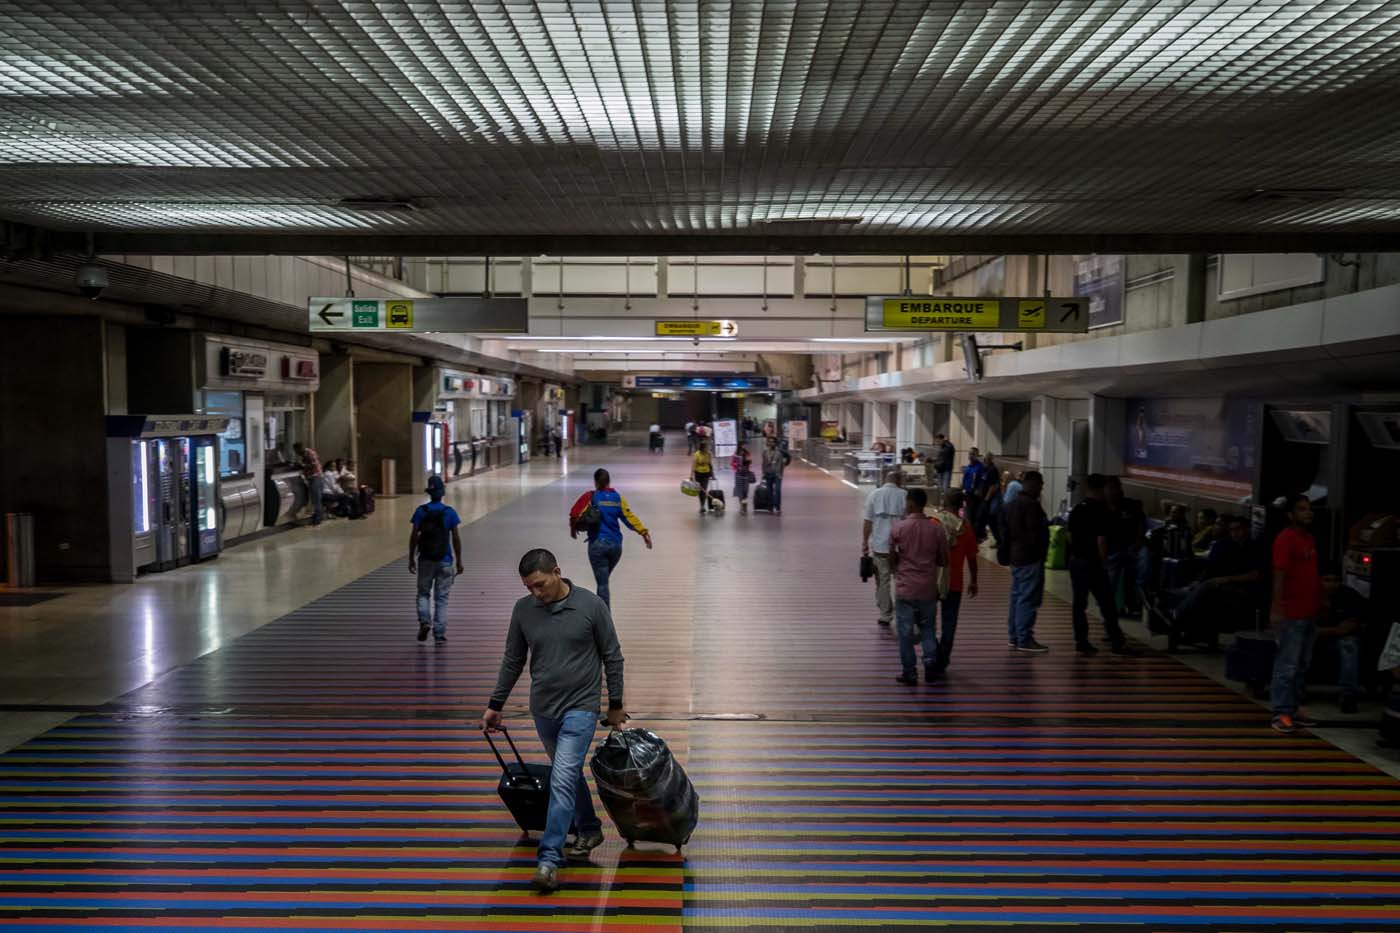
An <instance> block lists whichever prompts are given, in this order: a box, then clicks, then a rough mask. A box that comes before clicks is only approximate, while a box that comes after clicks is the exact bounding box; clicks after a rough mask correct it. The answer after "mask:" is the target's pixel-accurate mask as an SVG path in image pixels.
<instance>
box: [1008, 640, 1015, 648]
mask: <svg viewBox="0 0 1400 933" xmlns="http://www.w3.org/2000/svg"><path fill="white" fill-rule="evenodd" d="M1006 647H1008V648H1015V647H1016V639H1014V638H1008V639H1007V640H1006Z"/></svg>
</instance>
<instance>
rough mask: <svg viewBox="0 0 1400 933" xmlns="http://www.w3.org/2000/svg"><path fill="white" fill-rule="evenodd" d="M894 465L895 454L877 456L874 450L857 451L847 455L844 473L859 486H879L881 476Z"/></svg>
mask: <svg viewBox="0 0 1400 933" xmlns="http://www.w3.org/2000/svg"><path fill="white" fill-rule="evenodd" d="M893 465H894V454H877V453H875V452H874V451H873V450H857V451H855V452H853V453H849V454H847V455H846V461H845V467H844V470H843V473H844V475H845V477H846V479H847V480H849V481H850V482H852V483H855V484H856V485H857V486H878V485H880V476H881V475H882V474H883V473H884V472H885V470H887V469H889V468H890V467H891V466H893Z"/></svg>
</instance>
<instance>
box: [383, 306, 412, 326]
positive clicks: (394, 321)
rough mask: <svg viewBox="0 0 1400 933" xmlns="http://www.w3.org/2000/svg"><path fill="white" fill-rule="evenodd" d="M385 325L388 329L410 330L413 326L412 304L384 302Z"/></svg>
mask: <svg viewBox="0 0 1400 933" xmlns="http://www.w3.org/2000/svg"><path fill="white" fill-rule="evenodd" d="M384 315H385V322H384V323H385V325H386V326H388V327H399V328H405V329H407V328H410V327H412V326H413V302H411V301H386V302H384Z"/></svg>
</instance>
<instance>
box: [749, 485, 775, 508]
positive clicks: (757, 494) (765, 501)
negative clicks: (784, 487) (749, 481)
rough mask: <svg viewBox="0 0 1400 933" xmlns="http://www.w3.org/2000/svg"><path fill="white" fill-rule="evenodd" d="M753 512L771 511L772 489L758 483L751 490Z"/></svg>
mask: <svg viewBox="0 0 1400 933" xmlns="http://www.w3.org/2000/svg"><path fill="white" fill-rule="evenodd" d="M753 510H754V511H755V512H771V511H773V487H772V486H770V485H768V484H767V483H759V484H758V485H757V486H755V487H754V488H753Z"/></svg>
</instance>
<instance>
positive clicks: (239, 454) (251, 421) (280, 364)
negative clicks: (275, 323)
mask: <svg viewBox="0 0 1400 933" xmlns="http://www.w3.org/2000/svg"><path fill="white" fill-rule="evenodd" d="M195 375H196V383H197V386H198V389H199V392H200V393H201V398H202V401H203V405H204V412H205V413H206V414H209V415H216V416H219V417H221V418H226V419H227V427H226V428H225V429H224V431H223V432H222V433H220V434H219V456H218V470H219V478H220V490H221V500H222V509H223V515H224V540H225V542H229V541H234V540H237V539H238V538H240V537H245V536H247V535H250V534H252V533H254V532H256V531H258V530H260V529H262V528H263V527H265V526H269V525H277V524H282V523H286V522H290V521H292V520H293V518H294V516H295V515H296V512H297V511H298V510H299V509H300V508H301V507H302V506H304V505H305V503H306V501H307V499H308V495H307V490H306V484H305V482H304V481H303V480H302V478H301V473H300V469H299V468H298V466H297V463H296V454H295V453H294V452H293V447H294V445H296V444H298V443H300V444H306V445H308V446H309V445H310V444H311V437H312V433H311V432H312V416H313V411H312V408H313V406H312V403H311V399H312V396H313V394H314V393H315V391H316V389H317V387H318V386H319V385H320V360H319V358H318V356H317V354H316V352H315V351H314V350H311V349H308V348H305V347H294V346H288V345H284V344H274V343H267V342H263V341H250V340H242V339H237V338H230V337H222V336H215V335H200V336H199V337H198V338H197V340H196V343H195Z"/></svg>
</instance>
